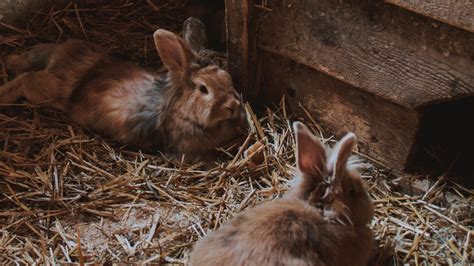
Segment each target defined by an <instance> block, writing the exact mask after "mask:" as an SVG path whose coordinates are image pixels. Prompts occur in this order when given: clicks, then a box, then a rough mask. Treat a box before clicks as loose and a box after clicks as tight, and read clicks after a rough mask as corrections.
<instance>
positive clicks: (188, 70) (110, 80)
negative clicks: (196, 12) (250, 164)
mask: <svg viewBox="0 0 474 266" xmlns="http://www.w3.org/2000/svg"><path fill="white" fill-rule="evenodd" d="M202 26H203V25H202ZM187 34H188V35H189V33H187ZM191 34H192V33H191ZM153 37H154V41H155V45H156V49H157V51H158V53H159V55H160V57H161V60H162V62H163V64H164V66H165V67H166V68H167V70H168V72H167V73H166V75H161V76H160V75H159V74H156V73H152V72H149V71H147V70H145V69H142V68H141V67H139V66H138V65H136V64H133V63H128V62H123V61H120V60H118V59H115V58H113V57H111V56H109V55H108V53H107V51H106V50H105V49H103V48H101V47H99V46H97V45H94V44H91V43H87V42H85V41H80V40H69V41H67V42H65V43H63V44H57V45H56V44H39V45H36V46H34V47H33V48H32V49H31V50H29V51H28V52H25V53H23V54H20V55H11V56H9V57H8V59H7V67H8V68H10V70H17V71H18V70H21V71H30V72H27V73H25V74H21V75H20V76H18V77H16V78H15V79H14V80H12V81H10V82H8V83H6V84H4V85H3V86H2V87H0V104H10V103H14V102H15V101H16V100H18V99H19V98H20V97H25V98H26V99H27V100H28V101H30V102H32V103H34V104H41V105H46V106H51V107H54V108H57V109H60V110H64V111H65V112H67V113H68V114H69V115H70V116H71V117H72V119H73V120H74V121H76V122H77V123H79V124H80V125H83V126H85V127H89V128H92V129H94V130H97V131H98V132H101V133H103V134H105V135H108V136H110V137H112V138H113V139H115V140H118V141H120V142H122V143H125V144H131V145H133V146H136V147H138V148H141V149H146V150H150V149H158V150H160V151H162V152H165V153H169V154H172V155H175V156H181V155H183V154H185V157H186V159H187V160H188V161H194V160H197V159H209V158H210V157H211V156H212V155H213V151H215V147H218V146H222V145H225V144H227V143H228V142H230V141H232V140H234V139H235V138H236V137H237V136H238V135H239V133H240V132H239V131H240V126H241V125H243V121H244V120H243V107H242V104H241V99H240V97H239V95H238V94H237V92H236V91H235V90H234V88H233V86H232V81H231V77H230V76H229V74H228V73H227V72H226V71H224V70H222V69H221V68H219V67H218V66H216V65H211V64H203V63H202V61H203V60H200V59H199V58H198V57H197V54H198V53H199V52H200V51H195V50H192V49H191V48H190V44H188V43H186V42H185V41H184V40H183V39H182V38H180V37H178V36H177V35H175V34H174V33H172V32H170V31H167V30H163V29H159V30H157V31H155V33H154V35H153ZM190 39H193V38H190ZM191 45H193V46H196V45H194V44H191ZM199 49H203V47H200V48H199Z"/></svg>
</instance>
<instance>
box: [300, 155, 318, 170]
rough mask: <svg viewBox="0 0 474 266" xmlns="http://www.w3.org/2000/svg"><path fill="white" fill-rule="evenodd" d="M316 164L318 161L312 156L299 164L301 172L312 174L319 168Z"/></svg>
mask: <svg viewBox="0 0 474 266" xmlns="http://www.w3.org/2000/svg"><path fill="white" fill-rule="evenodd" d="M315 162H316V159H315V158H311V156H308V157H303V158H301V159H300V162H299V164H300V165H299V166H300V170H302V171H303V172H311V171H312V170H313V169H316V168H318V167H317V166H316V164H315Z"/></svg>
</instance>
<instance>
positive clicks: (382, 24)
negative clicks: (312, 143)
mask: <svg viewBox="0 0 474 266" xmlns="http://www.w3.org/2000/svg"><path fill="white" fill-rule="evenodd" d="M228 1H229V2H232V3H234V1H231V0H228ZM389 1H390V0H387V1H386V2H383V1H370V0H356V1H352V0H339V1H331V0H319V1H311V0H299V1H296V0H282V1H265V8H261V7H257V6H254V7H253V8H254V9H258V12H256V11H254V12H253V13H252V11H251V10H252V5H250V4H248V5H246V8H249V10H248V12H241V11H239V10H242V8H241V7H240V6H239V5H237V7H238V8H240V9H237V10H236V6H235V3H234V6H232V5H230V6H229V5H228V6H226V9H227V11H226V12H227V14H228V15H229V14H232V16H234V17H233V18H232V19H230V20H231V21H232V23H234V25H238V27H241V26H242V25H247V28H246V32H243V31H242V30H240V31H237V32H236V31H232V30H229V31H228V34H229V35H230V36H228V38H229V40H235V41H237V40H238V42H236V43H235V44H232V43H231V45H230V46H228V52H229V64H230V65H232V64H235V65H237V67H236V68H235V69H234V71H235V75H234V78H236V79H237V82H238V83H239V84H240V85H242V86H241V87H240V88H241V89H243V90H244V92H245V95H247V96H250V98H251V100H253V102H255V103H261V104H265V103H269V102H271V101H278V100H280V99H281V96H282V95H283V94H286V95H287V97H286V99H287V101H288V103H289V106H293V107H295V105H297V103H298V102H301V103H303V105H305V106H306V108H307V109H308V111H309V112H311V114H312V115H314V116H315V117H316V119H317V120H318V121H319V122H321V123H322V124H324V125H325V127H326V129H328V130H329V131H331V133H335V134H336V135H341V134H344V133H345V132H347V131H354V132H355V133H356V134H357V135H358V136H359V139H360V140H361V144H362V145H360V147H361V148H362V149H363V150H362V151H364V152H365V153H366V154H368V155H369V156H371V157H373V158H374V159H376V160H378V161H380V162H381V163H382V164H385V165H387V166H389V167H391V168H393V169H395V170H406V169H408V168H410V167H411V166H417V164H418V163H419V162H421V161H422V160H431V159H433V158H435V157H436V154H434V156H435V157H432V155H433V154H429V152H430V149H431V147H433V146H437V144H436V143H435V142H440V141H439V140H440V139H442V140H443V142H442V146H443V147H441V148H436V150H437V152H443V151H445V150H447V149H445V148H446V147H450V146H452V147H460V146H459V145H458V144H459V140H455V137H450V138H448V139H446V140H445V139H443V135H446V134H447V133H448V132H447V131H446V130H445V128H443V126H444V125H443V124H437V123H435V121H437V120H436V117H433V112H432V111H430V110H437V111H436V113H437V114H439V113H443V111H444V110H445V108H447V106H448V105H449V106H457V105H458V103H459V102H465V99H468V102H472V100H469V99H472V98H473V97H474V34H473V33H472V32H469V31H468V30H465V28H466V27H465V24H463V25H464V26H463V27H459V25H456V26H458V27H453V26H450V25H447V24H444V23H443V22H440V21H444V20H443V19H440V18H435V19H438V20H439V21H437V20H433V19H432V18H433V17H434V15H433V14H434V13H433V12H431V13H430V14H428V11H426V12H425V11H424V12H423V13H424V14H422V15H420V14H421V13H422V12H421V11H422V9H421V8H417V10H418V11H417V12H416V13H414V12H412V11H410V10H411V9H410V8H406V7H405V8H400V5H393V4H389V3H388V2H389ZM393 1H395V0H393ZM393 1H392V2H393ZM244 2H245V1H244ZM399 2H407V3H408V2H410V1H408V0H407V1H401V0H400V1H399ZM416 2H421V1H415V0H413V1H411V2H410V3H416ZM425 2H426V1H425ZM451 2H452V1H451ZM458 2H459V1H458ZM461 2H462V1H461V0H460V2H459V3H461ZM239 3H240V2H239ZM247 3H248V2H247ZM453 3H454V2H453ZM454 4H457V3H454ZM250 13H252V15H249V14H250ZM417 13H419V14H417ZM463 14H464V13H463ZM451 15H452V14H451ZM228 17H229V16H228ZM448 17H449V16H448ZM451 21H454V20H451ZM451 24H453V23H451ZM229 26H231V25H228V27H229ZM252 27H255V28H256V31H252ZM233 33H237V34H235V35H233ZM243 35H246V36H243ZM242 40H244V41H243V42H242ZM252 40H253V41H252ZM239 42H240V43H239ZM254 42H255V43H256V49H255V50H252V49H251V47H252V45H254ZM228 43H229V42H228ZM245 56H247V59H246V60H247V61H245V64H240V63H241V62H244V60H243V59H242V58H243V57H245ZM239 58H240V59H239ZM239 60H240V61H239ZM233 73H234V72H233ZM242 73H244V74H242ZM444 103H446V104H448V105H445V104H444ZM438 107H439V108H438ZM433 108H435V109H433ZM294 109H295V110H296V108H294ZM460 110H473V109H472V108H467V109H466V108H464V109H460V108H452V107H449V110H448V109H446V111H449V115H450V116H452V117H453V119H452V120H449V119H446V118H444V120H443V121H444V122H442V123H445V124H446V125H449V126H450V127H451V128H453V129H455V130H456V131H462V132H472V130H471V131H470V129H469V126H467V125H466V123H465V122H462V121H460V122H455V120H456V119H454V117H465V116H466V113H465V112H463V111H460ZM440 122H441V120H440ZM448 122H449V123H448ZM438 133H439V134H438ZM426 134H429V136H430V137H429V138H428V137H427V135H426ZM450 136H455V135H452V134H451V135H450ZM458 136H460V137H461V138H463V140H460V141H461V142H462V141H464V139H466V138H469V137H468V136H467V135H465V134H458ZM456 145H458V146H456ZM471 146H472V145H471ZM472 149H474V147H473V148H472ZM451 150H452V149H451ZM455 152H456V151H454V152H451V151H450V153H449V155H448V153H446V155H448V156H441V157H439V158H443V160H444V163H447V164H450V163H451V162H453V159H455V157H456V156H457V155H456V154H455ZM464 158H466V157H464ZM433 160H435V159H433ZM464 161H465V160H464ZM437 165H441V164H439V163H438V164H437ZM466 165H467V164H466V163H464V166H462V165H461V168H463V167H464V168H466ZM443 167H445V166H443ZM444 170H446V169H444Z"/></svg>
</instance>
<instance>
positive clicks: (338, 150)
mask: <svg viewBox="0 0 474 266" xmlns="http://www.w3.org/2000/svg"><path fill="white" fill-rule="evenodd" d="M355 143H356V136H355V134H354V133H352V132H349V133H347V134H346V135H345V136H344V137H343V138H342V139H341V140H340V141H339V142H338V143H337V145H336V147H335V148H334V151H333V153H332V156H331V159H330V160H329V162H328V169H331V170H332V176H333V178H335V179H336V178H338V177H342V176H344V174H343V172H344V171H345V169H346V167H347V162H348V160H349V157H350V156H351V154H352V149H353V148H354V145H355Z"/></svg>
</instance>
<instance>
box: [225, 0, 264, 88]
mask: <svg viewBox="0 0 474 266" xmlns="http://www.w3.org/2000/svg"><path fill="white" fill-rule="evenodd" d="M254 6H255V0H225V17H226V35H227V40H226V44H227V62H228V63H227V65H228V71H229V73H230V74H231V76H232V78H233V80H234V83H235V84H234V85H235V88H236V89H237V90H238V91H241V92H243V93H244V96H247V94H248V92H249V88H250V87H251V84H252V82H253V78H254V75H253V72H250V71H249V68H250V67H251V66H250V64H253V61H252V60H253V59H254V58H255V54H256V49H255V39H254V34H253V33H254V31H255V30H256V27H254V24H253V22H254V20H253V18H254V13H255V8H254Z"/></svg>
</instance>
